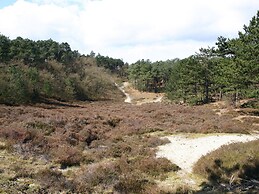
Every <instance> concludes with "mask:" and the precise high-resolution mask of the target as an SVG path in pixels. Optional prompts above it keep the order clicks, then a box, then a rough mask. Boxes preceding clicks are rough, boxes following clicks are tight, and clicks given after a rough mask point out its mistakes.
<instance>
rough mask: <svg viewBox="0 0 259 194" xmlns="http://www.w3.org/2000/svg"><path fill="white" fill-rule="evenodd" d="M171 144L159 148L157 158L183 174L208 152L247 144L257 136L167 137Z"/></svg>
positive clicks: (190, 170) (185, 135) (186, 135)
mask: <svg viewBox="0 0 259 194" xmlns="http://www.w3.org/2000/svg"><path fill="white" fill-rule="evenodd" d="M166 138H168V139H169V140H170V142H171V143H169V144H166V145H162V146H159V151H158V152H157V157H165V158H167V159H169V160H170V161H171V162H172V163H174V164H176V165H178V166H179V167H180V168H181V169H182V170H184V171H185V172H188V173H191V172H192V168H193V165H194V164H195V163H196V162H197V161H198V160H199V159H200V158H201V157H202V156H203V155H206V154H208V153H209V152H211V151H213V150H216V149H218V148H219V147H221V146H222V145H225V144H230V143H236V142H248V141H252V140H256V139H259V135H244V134H210V135H205V136H204V135H202V136H201V137H193V135H192V134H184V135H183V134H181V135H172V136H167V137H166Z"/></svg>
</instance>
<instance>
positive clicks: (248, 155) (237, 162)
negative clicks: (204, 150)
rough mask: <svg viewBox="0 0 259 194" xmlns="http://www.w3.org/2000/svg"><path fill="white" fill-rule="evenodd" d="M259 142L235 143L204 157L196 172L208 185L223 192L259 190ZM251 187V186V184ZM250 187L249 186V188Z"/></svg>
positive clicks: (196, 166)
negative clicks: (243, 188) (204, 178)
mask: <svg viewBox="0 0 259 194" xmlns="http://www.w3.org/2000/svg"><path fill="white" fill-rule="evenodd" d="M258 150H259V140H255V141H251V142H248V143H235V144H230V145H225V146H222V147H221V148H220V149H218V150H216V151H214V152H212V153H210V154H208V155H206V156H203V157H202V158H201V159H200V160H199V161H198V162H197V163H196V164H195V167H194V172H195V173H197V174H200V175H202V176H204V177H206V178H207V179H208V181H209V182H208V183H207V185H213V186H216V187H217V186H218V187H220V188H221V189H223V190H228V189H236V188H239V189H241V190H242V187H243V186H244V185H245V186H244V187H250V188H257V189H258V188H259V187H258V185H256V181H258V180H259V176H258V175H259V152H258ZM253 180H255V182H254V183H253ZM248 183H249V184H250V185H249V184H248ZM247 185H249V186H247Z"/></svg>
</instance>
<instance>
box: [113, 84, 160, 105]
mask: <svg viewBox="0 0 259 194" xmlns="http://www.w3.org/2000/svg"><path fill="white" fill-rule="evenodd" d="M115 85H116V86H117V87H118V88H119V89H120V90H121V91H122V92H123V93H124V95H125V96H126V99H125V100H124V102H127V103H131V104H136V105H141V104H145V103H157V102H161V101H162V99H163V96H164V94H161V93H152V92H140V91H138V90H136V89H134V88H133V87H132V86H131V84H130V83H129V82H123V85H122V86H120V87H119V86H118V85H117V84H116V83H115Z"/></svg>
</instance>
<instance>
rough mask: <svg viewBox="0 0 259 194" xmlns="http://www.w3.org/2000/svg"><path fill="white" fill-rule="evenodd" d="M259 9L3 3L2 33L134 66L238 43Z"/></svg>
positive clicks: (61, 0)
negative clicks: (221, 40) (223, 40)
mask: <svg viewBox="0 0 259 194" xmlns="http://www.w3.org/2000/svg"><path fill="white" fill-rule="evenodd" d="M258 8H259V1H258V0H0V33H1V34H3V35H5V36H8V37H9V38H10V39H14V38H16V37H17V36H21V37H23V38H30V39H33V40H39V39H41V40H46V39H49V38H51V39H53V40H55V41H58V42H68V43H69V44H70V45H71V47H72V49H73V50H78V51H79V52H80V53H81V54H89V53H90V52H91V51H92V50H93V51H94V52H96V53H100V54H102V55H108V56H110V57H114V58H121V59H123V61H124V62H129V63H132V62H135V61H137V60H139V59H150V60H151V61H157V60H166V59H174V58H185V57H188V56H190V55H192V54H195V52H197V51H198V50H199V48H201V47H207V46H213V45H214V43H215V42H216V40H217V37H219V36H221V35H222V36H225V37H228V38H234V37H236V36H237V33H238V31H241V30H242V28H243V25H244V24H248V23H249V20H250V19H251V18H252V17H253V16H254V15H256V12H257V9H258Z"/></svg>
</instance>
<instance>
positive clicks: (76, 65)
mask: <svg viewBox="0 0 259 194" xmlns="http://www.w3.org/2000/svg"><path fill="white" fill-rule="evenodd" d="M0 61H1V66H0V68H1V71H0V76H1V80H0V103H6V104H24V103H34V102H39V101H41V100H43V99H46V98H47V99H48V98H54V99H57V100H62V101H72V100H104V99H115V98H116V97H117V96H118V95H119V94H120V93H119V90H118V89H117V88H116V87H115V86H114V84H113V82H112V79H111V76H110V74H109V73H108V72H107V71H106V70H105V69H104V68H108V69H109V70H110V71H111V72H114V73H118V74H120V75H124V74H123V72H125V69H124V68H126V66H125V64H124V63H123V61H122V60H119V59H118V60H117V59H113V58H109V57H102V56H100V55H98V56H97V57H96V58H95V55H93V54H92V56H87V57H86V56H81V55H80V54H79V53H78V52H77V51H72V50H71V48H70V46H69V44H68V43H61V44H59V43H57V42H55V41H53V40H51V39H49V40H44V41H42V40H40V41H32V40H29V39H23V38H21V37H18V38H16V39H14V40H10V39H9V38H7V37H5V36H3V35H0ZM98 66H100V67H98ZM117 90H118V91H117ZM115 91H117V92H115ZM44 101H45V100H44Z"/></svg>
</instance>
